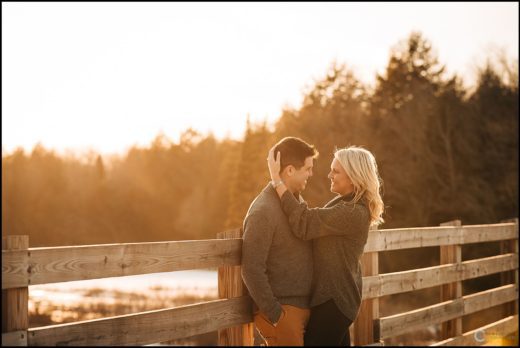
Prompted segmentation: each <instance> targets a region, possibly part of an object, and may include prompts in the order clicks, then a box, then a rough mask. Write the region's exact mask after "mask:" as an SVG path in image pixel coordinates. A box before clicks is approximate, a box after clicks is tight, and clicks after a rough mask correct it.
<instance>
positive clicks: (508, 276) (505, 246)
mask: <svg viewBox="0 0 520 348" xmlns="http://www.w3.org/2000/svg"><path fill="white" fill-rule="evenodd" d="M502 222H512V223H514V224H516V231H517V234H518V218H515V219H508V220H504V221H502ZM500 253H501V254H506V253H516V254H518V240H507V241H502V242H500ZM500 282H501V284H504V285H505V284H516V285H517V286H518V268H517V269H516V270H514V271H510V272H503V273H501V274H500ZM514 314H518V301H516V302H513V303H508V304H505V305H504V306H502V316H503V317H507V316H510V315H514Z"/></svg>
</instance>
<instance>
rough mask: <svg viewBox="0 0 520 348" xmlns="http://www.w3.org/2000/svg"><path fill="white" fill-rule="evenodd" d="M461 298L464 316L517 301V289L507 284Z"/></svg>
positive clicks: (513, 285)
mask: <svg viewBox="0 0 520 348" xmlns="http://www.w3.org/2000/svg"><path fill="white" fill-rule="evenodd" d="M463 298H464V314H465V315H466V314H471V313H475V312H478V311H481V310H483V309H487V308H490V307H493V306H498V305H500V304H503V303H509V302H512V301H515V300H517V299H518V288H517V287H516V285H515V284H509V285H504V286H500V287H498V288H493V289H489V290H485V291H481V292H477V293H474V294H471V295H466V296H464V297H463ZM459 336H460V335H459ZM452 337H453V336H452Z"/></svg>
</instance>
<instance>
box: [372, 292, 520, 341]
mask: <svg viewBox="0 0 520 348" xmlns="http://www.w3.org/2000/svg"><path fill="white" fill-rule="evenodd" d="M517 298H518V288H517V287H516V285H515V284H510V285H505V286H501V287H498V288H494V289H490V290H486V291H481V292H478V293H475V294H471V295H466V296H463V297H462V298H459V299H456V300H451V301H446V302H442V303H437V304H434V305H431V306H428V307H423V308H420V309H416V310H413V311H408V312H404V313H399V314H396V315H391V316H387V317H383V318H380V319H379V327H380V329H381V339H385V338H388V337H392V336H398V335H401V334H404V333H406V332H410V331H413V330H417V329H421V328H424V327H427V326H429V325H433V324H438V323H442V322H444V321H447V320H450V319H453V318H457V317H461V316H463V315H467V314H471V313H475V312H478V311H481V310H483V309H486V308H490V307H494V306H498V305H500V304H503V303H507V302H511V301H515V300H516V299H517Z"/></svg>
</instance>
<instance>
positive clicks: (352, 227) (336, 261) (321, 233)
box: [281, 192, 370, 321]
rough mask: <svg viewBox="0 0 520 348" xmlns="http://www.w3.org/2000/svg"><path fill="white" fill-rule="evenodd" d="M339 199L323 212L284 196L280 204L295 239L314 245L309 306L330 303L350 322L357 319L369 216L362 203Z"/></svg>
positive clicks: (289, 195) (329, 204) (334, 200)
mask: <svg viewBox="0 0 520 348" xmlns="http://www.w3.org/2000/svg"><path fill="white" fill-rule="evenodd" d="M352 198H353V196H352V195H346V196H338V197H336V198H334V199H333V200H331V201H330V202H329V203H327V204H326V205H325V206H324V207H323V208H312V209H310V208H308V207H307V204H305V203H302V202H298V201H297V200H296V199H295V198H294V196H292V195H291V194H290V193H287V192H285V193H284V194H283V196H282V199H281V203H282V208H283V211H284V212H285V213H286V215H287V217H288V218H289V224H290V225H291V229H292V232H293V233H294V235H295V236H297V237H298V238H301V239H303V240H311V239H312V242H313V257H314V279H313V292H312V298H311V303H310V305H311V306H312V307H313V306H317V305H319V304H322V303H324V302H326V301H327V300H330V299H333V300H334V302H335V303H336V306H338V308H339V309H340V310H341V312H342V313H343V314H344V315H345V316H346V317H347V318H349V319H350V320H352V321H354V320H355V319H356V316H357V313H358V311H359V306H360V304H361V296H362V291H363V286H362V275H361V263H360V262H359V259H360V257H361V255H362V254H363V249H364V247H365V244H366V241H367V238H368V229H369V226H370V213H369V210H368V208H367V207H366V205H365V202H364V200H363V199H361V200H359V201H358V203H356V204H352V203H349V201H350V200H351V199H352Z"/></svg>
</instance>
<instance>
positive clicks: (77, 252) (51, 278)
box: [2, 223, 518, 289]
mask: <svg viewBox="0 0 520 348" xmlns="http://www.w3.org/2000/svg"><path fill="white" fill-rule="evenodd" d="M515 238H518V230H517V225H516V224H514V223H502V224H491V225H468V226H463V227H455V226H441V227H422V228H404V229H387V230H376V231H371V232H370V233H369V238H368V241H367V245H366V246H365V252H374V251H384V250H398V249H405V248H419V247H426V246H439V245H449V244H465V243H477V242H490V241H498V240H509V239H515ZM241 245H242V240H241V239H240V238H235V239H226V240H219V239H209V240H195V241H170V242H150V243H120V244H104V245H82V246H67V247H49V248H29V249H28V250H27V251H25V250H23V251H19V250H2V289H9V288H17V287H24V286H28V285H37V284H49V283H57V282H66V281H74V280H87V279H99V278H108V277H119V276H128V275H138V274H148V273H159V272H170V271H180V270H187V269H196V268H213V267H219V266H224V265H227V266H232V265H239V264H240V259H241Z"/></svg>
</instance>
